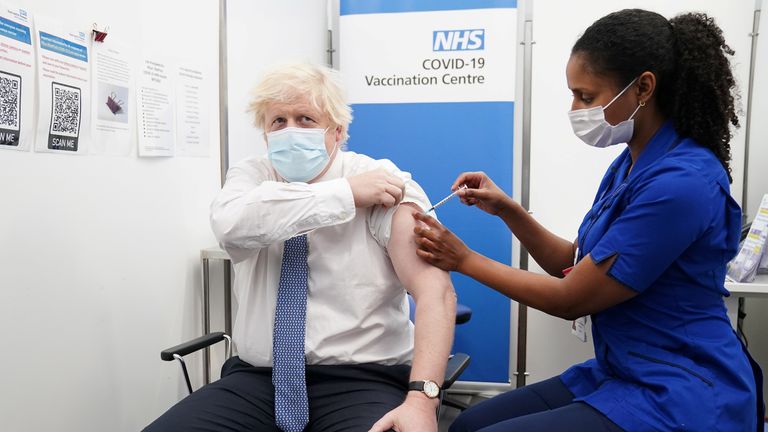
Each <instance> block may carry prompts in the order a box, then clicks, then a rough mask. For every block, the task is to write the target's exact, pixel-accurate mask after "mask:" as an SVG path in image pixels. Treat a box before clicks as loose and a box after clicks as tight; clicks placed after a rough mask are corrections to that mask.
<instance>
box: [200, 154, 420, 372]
mask: <svg viewBox="0 0 768 432" xmlns="http://www.w3.org/2000/svg"><path fill="white" fill-rule="evenodd" d="M377 168H384V169H386V170H388V171H390V172H392V173H393V174H395V175H397V176H398V177H400V178H401V179H402V180H403V181H404V182H405V184H406V186H405V195H404V198H403V202H411V203H415V204H416V205H418V206H419V207H421V208H422V209H424V210H426V209H428V208H429V207H430V203H429V199H428V198H427V196H426V194H425V193H424V191H423V190H422V189H421V187H420V186H419V185H418V184H417V183H416V182H414V181H413V180H411V176H410V174H408V173H406V172H403V171H400V170H398V169H397V167H396V166H395V165H394V164H393V163H392V162H390V161H389V160H374V159H371V158H369V157H367V156H364V155H361V154H357V153H354V152H346V151H339V152H338V154H337V155H336V158H335V159H334V161H333V162H332V164H331V166H330V167H329V169H328V171H327V172H326V173H325V174H324V175H323V176H322V177H321V178H320V179H318V180H317V181H315V182H314V183H312V184H307V183H286V182H284V181H283V180H282V179H281V178H280V177H279V176H278V175H277V173H276V172H275V170H274V169H273V168H272V166H271V164H270V163H269V160H268V159H267V158H266V157H252V158H249V159H246V160H245V161H243V162H241V163H239V164H238V165H236V166H234V167H233V168H232V169H230V170H229V172H228V173H227V181H226V183H225V185H224V187H223V188H222V190H221V192H219V194H218V196H217V197H216V199H215V200H214V201H213V203H212V204H211V226H212V227H213V232H214V234H215V235H216V238H217V239H218V240H219V242H220V244H221V246H222V247H223V248H224V249H225V250H226V251H227V253H229V255H230V257H231V258H232V262H233V263H234V268H235V281H234V282H235V283H234V292H235V298H236V300H237V314H236V317H235V323H234V329H233V333H234V334H233V339H234V343H235V346H236V349H237V352H238V355H239V356H240V358H241V359H243V360H245V361H246V362H248V363H250V364H252V365H254V366H270V367H271V366H272V330H273V325H274V321H275V302H276V299H277V288H278V284H279V280H280V267H281V263H282V257H283V242H284V241H285V240H286V239H289V238H291V237H293V236H295V235H297V234H302V233H308V235H307V240H308V242H309V255H308V258H307V260H308V265H309V293H308V298H307V322H306V325H307V327H306V339H305V352H306V360H307V364H359V363H379V364H384V365H395V364H410V363H411V355H412V351H413V325H412V324H411V322H410V321H409V320H408V301H407V298H406V293H405V289H404V288H403V286H402V284H401V283H400V280H399V279H398V278H397V275H396V274H395V271H394V269H393V267H392V263H391V262H390V259H389V256H388V255H387V250H386V246H387V242H388V241H389V236H390V232H391V224H392V216H393V214H394V212H395V208H391V209H386V208H384V207H381V206H375V207H370V208H363V209H357V208H355V203H354V199H353V196H352V190H351V188H350V186H349V183H348V182H347V180H346V179H345V177H350V176H353V175H356V174H361V173H364V172H367V171H370V170H374V169H377ZM414 259H417V257H414Z"/></svg>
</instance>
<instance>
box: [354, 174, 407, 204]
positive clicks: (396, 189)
mask: <svg viewBox="0 0 768 432" xmlns="http://www.w3.org/2000/svg"><path fill="white" fill-rule="evenodd" d="M347 181H348V182H349V186H350V187H351V188H352V196H353V197H354V198H355V207H357V208H366V207H371V206H375V205H382V206H384V207H387V208H389V207H394V206H395V205H397V203H399V202H400V200H402V199H403V194H404V193H405V183H404V182H403V181H402V180H401V179H400V178H399V177H397V176H396V175H394V174H392V173H390V172H389V171H386V170H384V169H381V168H379V169H376V170H373V171H368V172H364V173H362V174H358V175H356V176H352V177H348V178H347Z"/></svg>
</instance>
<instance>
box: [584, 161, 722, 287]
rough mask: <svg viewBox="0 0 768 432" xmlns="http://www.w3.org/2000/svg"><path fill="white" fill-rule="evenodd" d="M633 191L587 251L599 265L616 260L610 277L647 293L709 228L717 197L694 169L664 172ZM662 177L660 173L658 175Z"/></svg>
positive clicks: (678, 168) (645, 181)
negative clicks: (611, 259)
mask: <svg viewBox="0 0 768 432" xmlns="http://www.w3.org/2000/svg"><path fill="white" fill-rule="evenodd" d="M665 171H667V172H666V173H663V174H664V175H657V176H652V177H650V178H646V179H644V180H643V181H642V183H645V184H638V185H636V187H633V188H632V190H634V191H637V193H636V194H635V195H633V192H632V191H631V190H630V191H627V194H629V195H631V199H629V204H628V205H627V207H626V208H625V209H624V211H623V212H622V213H621V215H620V216H619V217H618V218H617V219H616V220H615V221H613V222H612V223H611V225H610V227H609V228H608V230H607V231H606V232H605V234H604V235H603V236H602V238H601V239H600V240H599V241H598V242H597V244H596V245H595V246H594V248H592V250H591V251H590V255H591V257H592V260H593V261H594V262H595V263H600V262H602V261H604V260H605V259H607V258H610V257H612V256H614V255H618V256H617V258H616V261H615V262H614V263H613V265H612V266H611V268H610V270H609V271H608V274H609V275H610V276H611V277H613V278H614V279H616V280H618V281H619V282H621V283H622V284H624V285H626V286H627V287H629V288H631V289H632V290H634V291H637V292H643V291H645V289H647V288H648V287H649V286H650V285H651V284H652V283H653V282H654V281H655V280H656V279H657V278H658V277H659V276H660V275H661V274H662V273H663V272H664V271H665V270H666V269H667V268H668V267H669V266H670V265H671V264H672V263H673V262H674V261H675V260H676V259H677V258H678V257H679V256H680V254H681V253H683V251H684V250H685V249H686V248H687V247H689V246H690V245H691V243H692V242H693V241H695V240H696V238H698V237H699V236H700V235H701V233H702V232H703V231H704V230H706V229H707V226H706V224H707V221H709V220H711V213H712V212H713V209H712V208H711V205H712V203H713V202H717V201H716V200H712V199H702V198H703V197H705V196H709V195H713V194H715V193H719V191H718V188H717V187H715V188H713V187H712V186H711V185H709V184H708V183H709V182H708V181H707V179H705V178H702V177H701V176H697V175H696V170H691V169H690V168H689V169H683V168H682V167H668V168H665ZM659 174H662V173H659Z"/></svg>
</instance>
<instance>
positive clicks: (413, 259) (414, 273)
mask: <svg viewBox="0 0 768 432" xmlns="http://www.w3.org/2000/svg"><path fill="white" fill-rule="evenodd" d="M417 211H421V209H420V208H419V207H418V206H417V205H415V204H411V203H404V204H401V205H400V206H399V207H398V208H397V210H396V211H395V213H394V215H393V216H392V231H391V235H390V238H389V243H388V244H387V252H388V253H389V257H390V259H391V260H392V266H393V267H394V269H395V272H396V273H397V276H398V277H399V278H400V281H401V282H402V283H403V285H404V286H405V288H406V289H407V290H408V292H410V293H411V295H413V297H414V299H418V297H419V296H420V295H421V294H422V291H429V292H434V291H435V290H437V291H439V292H434V294H441V293H443V294H444V293H445V291H447V290H451V291H452V285H451V281H450V277H449V275H448V272H445V271H443V270H441V269H439V268H437V267H434V266H432V265H431V264H429V263H427V262H426V261H424V260H422V259H421V258H419V257H418V256H417V255H416V242H415V235H414V233H413V228H414V227H415V226H416V220H415V219H414V218H413V216H412V214H413V212H417Z"/></svg>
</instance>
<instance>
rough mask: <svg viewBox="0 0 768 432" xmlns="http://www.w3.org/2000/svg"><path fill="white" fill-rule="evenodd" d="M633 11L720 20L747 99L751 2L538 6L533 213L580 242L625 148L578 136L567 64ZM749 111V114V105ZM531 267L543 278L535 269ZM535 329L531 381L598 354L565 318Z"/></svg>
mask: <svg viewBox="0 0 768 432" xmlns="http://www.w3.org/2000/svg"><path fill="white" fill-rule="evenodd" d="M631 7H638V8H643V9H649V10H654V11H657V12H659V13H661V14H663V15H664V16H666V17H672V16H674V15H676V14H677V13H679V12H683V11H703V12H707V13H708V14H710V15H711V16H713V17H715V19H716V21H717V22H718V24H719V25H720V26H721V27H722V28H723V31H724V33H725V38H726V40H727V42H728V43H729V44H730V46H731V47H732V48H733V49H735V50H736V56H735V57H734V60H733V66H734V73H735V75H736V77H737V81H738V83H739V84H740V85H741V86H742V91H743V93H744V94H745V95H746V83H747V80H748V76H749V70H748V67H749V52H750V43H751V41H750V39H749V37H748V32H749V30H748V29H751V28H752V8H753V3H752V2H746V1H745V2H719V1H707V2H702V1H696V0H685V1H675V2H669V1H664V0H646V1H642V2H641V1H634V0H621V1H612V2H606V1H601V0H581V1H576V2H574V1H566V0H536V1H534V10H533V20H534V24H533V31H534V40H535V41H536V44H535V45H534V48H533V70H534V73H533V90H532V98H533V103H532V107H531V109H532V120H531V121H532V125H531V131H532V132H531V141H532V142H531V159H532V160H531V210H533V212H534V216H535V217H536V218H537V219H538V220H539V221H540V222H541V223H542V224H543V225H544V226H546V227H547V228H549V229H551V230H552V231H553V232H555V233H556V234H558V235H560V236H563V237H565V238H569V239H572V238H575V237H576V232H577V229H578V226H579V224H580V222H581V220H582V218H583V215H584V214H585V213H586V212H587V211H588V210H589V207H590V204H591V203H592V200H593V199H594V193H595V191H596V190H597V186H598V183H599V181H600V179H601V178H602V175H603V174H604V172H605V169H606V168H607V167H608V165H609V164H610V162H611V161H612V160H613V158H615V157H616V155H617V154H618V153H619V152H620V151H621V150H622V149H621V148H613V149H593V148H589V147H588V146H586V145H584V144H583V143H582V142H581V141H579V139H578V138H576V137H575V136H574V135H573V133H572V131H571V127H570V124H569V123H568V117H567V115H566V112H567V111H568V109H569V108H570V101H571V95H570V91H569V90H568V88H567V86H566V82H565V65H566V63H567V61H568V57H569V55H570V49H571V47H572V45H573V43H574V42H575V41H576V39H577V38H578V36H579V35H580V34H581V33H582V32H583V31H584V30H585V29H586V28H587V27H588V26H589V25H590V24H591V23H592V22H594V21H595V20H597V19H598V18H600V17H602V16H604V15H606V14H607V13H610V12H613V11H615V10H619V9H623V8H631ZM767 84H768V83H767ZM744 105H745V106H744V109H746V102H744ZM742 124H744V118H743V117H742ZM731 145H732V153H733V162H732V167H733V176H734V179H735V181H734V183H733V185H732V193H733V196H734V197H736V198H737V200H740V199H741V181H740V179H741V178H742V173H743V154H744V132H743V127H742V129H741V130H739V131H737V132H736V135H735V137H734V139H733V141H732V142H731ZM753 170H754V168H753ZM531 269H537V270H538V271H540V272H543V271H542V270H541V269H540V268H538V267H536V266H535V264H533V265H532V266H531ZM528 329H529V331H528V372H529V373H530V377H529V379H528V383H532V382H536V381H540V380H542V379H546V378H549V377H550V376H553V375H557V374H559V373H561V372H562V371H563V370H564V369H566V368H567V367H568V366H570V365H572V364H574V363H576V362H578V361H580V360H583V359H587V358H589V357H591V356H592V355H593V352H592V346H591V343H588V344H582V343H581V342H579V341H578V340H577V339H576V338H575V337H573V336H571V334H570V330H569V323H567V322H565V321H563V320H560V319H558V318H553V317H550V316H547V315H545V314H543V313H541V312H538V311H530V312H529V321H528ZM590 342H591V340H590Z"/></svg>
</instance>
